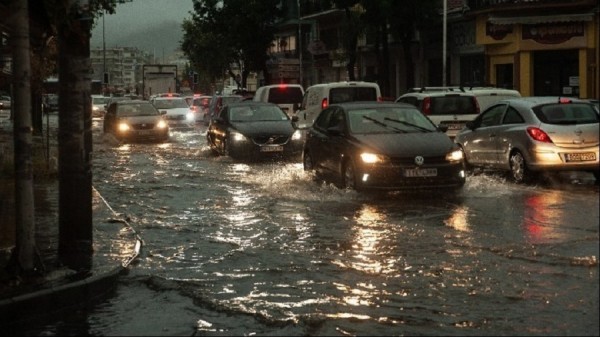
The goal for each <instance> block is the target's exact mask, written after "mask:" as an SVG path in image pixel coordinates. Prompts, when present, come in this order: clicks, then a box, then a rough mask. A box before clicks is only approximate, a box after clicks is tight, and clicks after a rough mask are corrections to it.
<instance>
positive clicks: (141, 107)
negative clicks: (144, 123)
mask: <svg viewBox="0 0 600 337" xmlns="http://www.w3.org/2000/svg"><path fill="white" fill-rule="evenodd" d="M157 115H160V113H159V112H158V110H156V108H155V107H154V106H153V105H152V104H122V105H119V106H118V107H117V116H119V117H133V116H157Z"/></svg>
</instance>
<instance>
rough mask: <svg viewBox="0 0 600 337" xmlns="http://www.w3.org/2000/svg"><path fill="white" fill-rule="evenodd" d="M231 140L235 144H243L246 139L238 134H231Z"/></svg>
mask: <svg viewBox="0 0 600 337" xmlns="http://www.w3.org/2000/svg"><path fill="white" fill-rule="evenodd" d="M231 139H233V141H236V142H243V141H245V140H246V137H245V136H244V135H242V134H241V133H239V132H232V133H231Z"/></svg>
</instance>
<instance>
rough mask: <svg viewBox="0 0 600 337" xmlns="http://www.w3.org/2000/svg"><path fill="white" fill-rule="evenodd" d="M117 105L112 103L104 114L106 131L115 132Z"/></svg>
mask: <svg viewBox="0 0 600 337" xmlns="http://www.w3.org/2000/svg"><path fill="white" fill-rule="evenodd" d="M116 108H117V105H116V104H111V105H109V106H108V110H107V111H106V115H105V116H104V132H114V124H115V118H116V115H115V114H116V111H117V109H116Z"/></svg>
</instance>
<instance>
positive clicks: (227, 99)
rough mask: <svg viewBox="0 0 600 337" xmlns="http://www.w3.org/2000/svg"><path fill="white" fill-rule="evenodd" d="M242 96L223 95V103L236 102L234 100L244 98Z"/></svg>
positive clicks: (237, 100)
mask: <svg viewBox="0 0 600 337" xmlns="http://www.w3.org/2000/svg"><path fill="white" fill-rule="evenodd" d="M242 98H243V97H242V96H223V97H222V99H223V100H222V103H223V105H226V104H229V103H234V102H239V101H241V100H242Z"/></svg>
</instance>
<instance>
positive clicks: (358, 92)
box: [298, 81, 381, 127]
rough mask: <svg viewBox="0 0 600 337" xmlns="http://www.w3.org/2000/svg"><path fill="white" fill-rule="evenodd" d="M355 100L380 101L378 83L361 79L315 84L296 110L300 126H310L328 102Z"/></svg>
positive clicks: (309, 88) (308, 89)
mask: <svg viewBox="0 0 600 337" xmlns="http://www.w3.org/2000/svg"><path fill="white" fill-rule="evenodd" d="M357 101H372V102H375V101H381V90H380V89H379V85H378V84H377V83H373V82H362V81H357V82H355V81H351V82H331V83H321V84H315V85H313V86H310V87H308V88H307V89H306V92H305V93H304V98H303V100H302V105H301V106H300V111H299V112H298V117H299V123H300V125H301V126H302V127H310V126H311V125H312V124H313V123H314V121H315V119H316V118H317V116H318V115H319V113H320V112H321V111H322V110H323V109H325V108H326V107H328V106H329V105H330V104H337V103H344V102H357Z"/></svg>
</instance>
